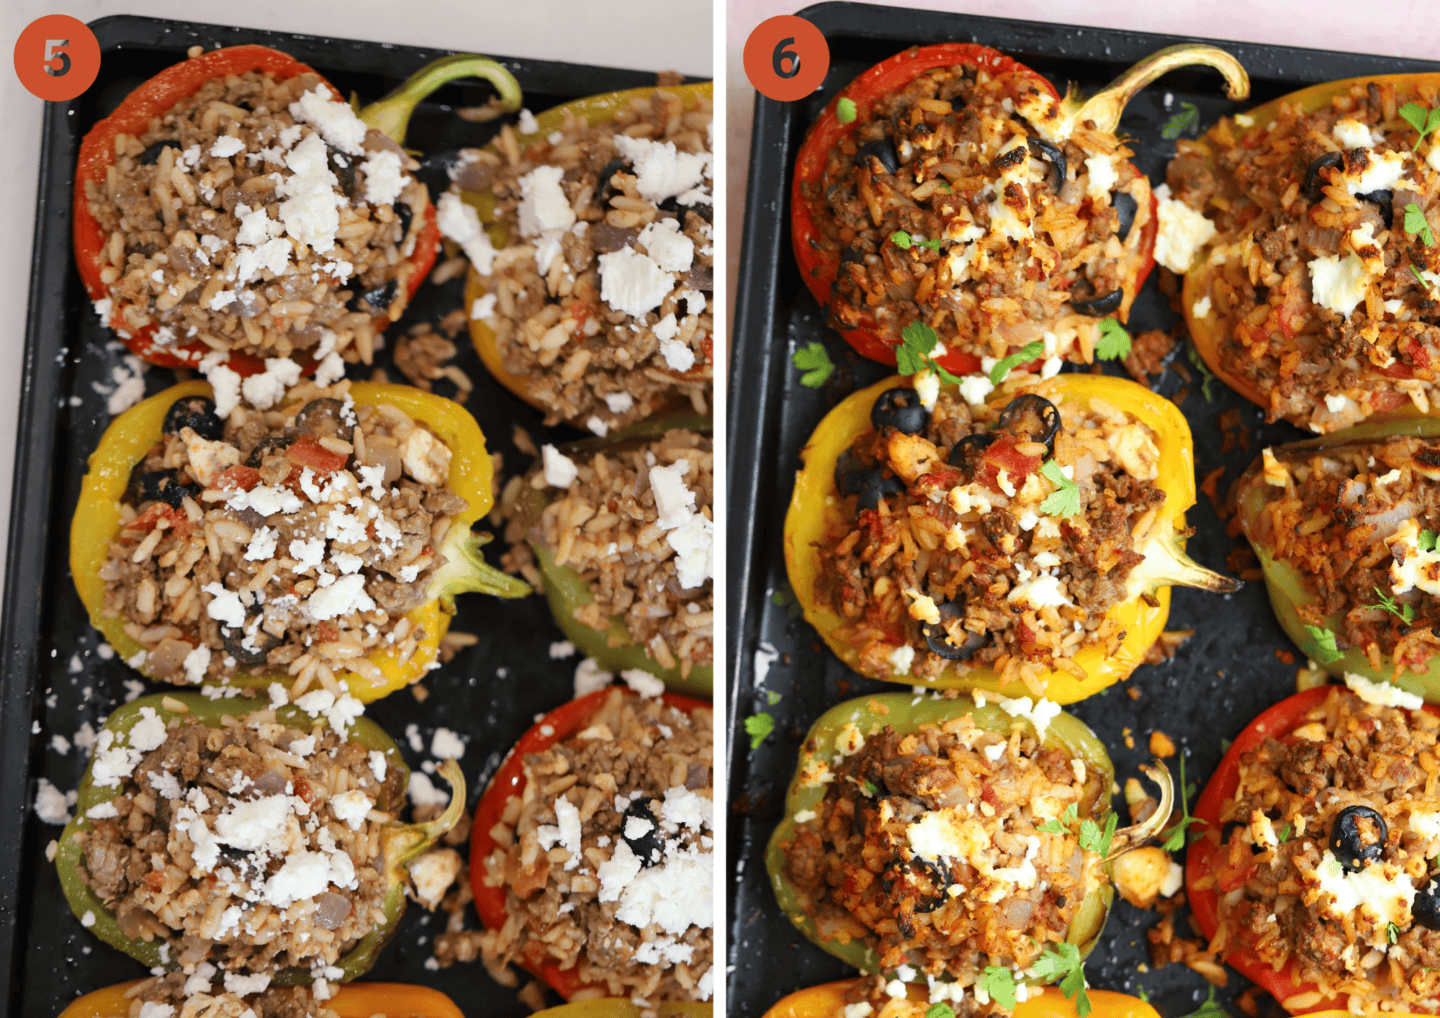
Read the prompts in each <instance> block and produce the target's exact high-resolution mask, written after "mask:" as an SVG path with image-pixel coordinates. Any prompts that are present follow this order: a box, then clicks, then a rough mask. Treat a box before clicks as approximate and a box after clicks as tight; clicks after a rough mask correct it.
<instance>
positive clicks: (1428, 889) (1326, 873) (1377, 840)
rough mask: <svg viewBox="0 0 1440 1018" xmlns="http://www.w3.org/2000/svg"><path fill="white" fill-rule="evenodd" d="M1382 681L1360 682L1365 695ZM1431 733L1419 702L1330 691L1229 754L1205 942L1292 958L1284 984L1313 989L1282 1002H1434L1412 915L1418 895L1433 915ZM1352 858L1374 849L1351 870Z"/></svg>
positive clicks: (1362, 1008) (1435, 951)
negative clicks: (1251, 747)
mask: <svg viewBox="0 0 1440 1018" xmlns="http://www.w3.org/2000/svg"><path fill="white" fill-rule="evenodd" d="M1372 690H1373V692H1372ZM1388 691H1389V690H1388V689H1387V688H1386V687H1368V686H1367V688H1365V689H1362V692H1365V693H1369V694H1370V696H1369V697H1368V698H1371V699H1373V698H1375V694H1376V693H1378V692H1388ZM1415 699H1416V702H1417V704H1418V697H1417V698H1415ZM1437 730H1440V719H1437V718H1436V717H1435V716H1434V715H1432V714H1429V713H1427V712H1425V711H1421V710H1413V711H1412V710H1404V709H1400V708H1396V707H1389V706H1382V705H1379V704H1377V703H1367V702H1365V700H1364V699H1362V698H1361V697H1360V696H1357V695H1356V694H1355V693H1351V692H1349V691H1346V690H1343V689H1340V688H1338V687H1332V691H1331V693H1330V695H1329V696H1328V697H1326V699H1325V701H1324V703H1322V704H1321V705H1319V706H1318V707H1316V708H1315V709H1314V710H1313V711H1311V712H1310V713H1309V714H1308V715H1306V716H1305V717H1304V718H1302V719H1301V725H1300V727H1298V728H1297V729H1296V730H1295V731H1293V732H1291V733H1290V734H1289V735H1287V736H1284V737H1283V738H1280V739H1267V740H1266V741H1265V743H1264V745H1263V746H1262V747H1261V748H1260V749H1258V750H1255V751H1254V752H1251V753H1246V754H1245V755H1244V756H1243V757H1242V759H1241V764H1240V784H1239V787H1238V788H1237V790H1236V793H1235V795H1234V796H1233V797H1232V798H1229V799H1226V800H1225V801H1224V802H1223V803H1222V804H1221V807H1220V819H1221V821H1222V823H1225V824H1227V825H1234V826H1233V827H1232V828H1231V832H1230V834H1229V838H1228V846H1229V855H1228V857H1226V856H1225V855H1224V854H1223V852H1222V855H1221V859H1222V860H1225V861H1226V866H1225V870H1224V872H1223V874H1222V877H1221V878H1222V879H1223V880H1224V881H1225V882H1224V883H1223V884H1221V895H1220V906H1219V917H1220V925H1219V928H1218V929H1217V931H1216V934H1215V937H1214V938H1213V939H1212V940H1211V943H1210V947H1211V950H1212V951H1216V952H1223V951H1225V950H1227V949H1234V947H1236V946H1239V945H1241V944H1248V945H1251V946H1252V947H1253V949H1254V950H1255V952H1256V953H1257V954H1258V955H1259V956H1260V958H1261V960H1263V961H1264V962H1266V963H1267V964H1270V965H1273V966H1274V967H1275V968H1276V969H1279V968H1281V967H1282V966H1284V965H1285V964H1287V963H1288V962H1289V961H1291V960H1293V961H1294V962H1295V964H1296V965H1297V969H1296V972H1295V977H1296V978H1295V981H1296V982H1299V983H1315V984H1317V985H1318V986H1319V988H1320V992H1307V993H1304V994H1299V995H1297V996H1296V997H1293V998H1291V999H1290V1000H1288V1001H1281V1003H1282V1004H1284V1005H1285V1006H1286V1007H1287V1009H1290V1010H1292V1011H1293V1010H1294V1009H1295V1008H1296V1007H1313V1006H1314V1005H1315V1004H1317V1003H1319V1001H1320V999H1321V997H1322V995H1323V996H1324V997H1339V998H1341V1000H1342V1004H1341V1006H1345V1004H1344V1003H1343V1002H1344V1000H1345V998H1347V997H1348V998H1349V1000H1348V1005H1349V1010H1350V1011H1351V1012H1352V1013H1354V1014H1361V1013H1365V1014H1374V1013H1376V1012H1377V1011H1380V1010H1381V1009H1383V1010H1385V1011H1413V1010H1418V1009H1423V1008H1433V1007H1435V1006H1437V998H1440V932H1437V931H1436V930H1434V929H1431V928H1428V927H1427V926H1426V925H1423V924H1422V923H1421V922H1420V921H1419V919H1418V918H1417V917H1418V916H1420V915H1421V914H1422V911H1425V903H1426V902H1427V901H1428V902H1429V905H1428V911H1425V914H1427V915H1428V916H1431V917H1433V916H1435V914H1436V909H1435V905H1434V897H1433V896H1434V895H1435V893H1436V888H1435V885H1434V882H1433V879H1432V878H1431V876H1430V869H1431V865H1430V862H1429V860H1430V859H1431V858H1433V857H1434V856H1436V855H1437V854H1440V791H1437V769H1436V765H1435V752H1436V733H1437ZM1356 807H1362V809H1359V810H1357V809H1356ZM1372 811H1373V812H1372ZM1376 814H1378V816H1379V817H1380V818H1381V820H1382V822H1383V827H1384V830H1383V831H1382V830H1381V825H1379V824H1376V823H1375V822H1374V821H1373V819H1371V818H1372V817H1373V816H1374V815H1376ZM1337 824H1341V825H1342V835H1343V836H1342V837H1341V839H1340V846H1339V847H1334V846H1333V845H1332V837H1333V835H1334V832H1335V828H1336V825H1337ZM1357 850H1358V851H1357ZM1357 856H1364V857H1368V856H1373V859H1363V860H1362V862H1361V864H1360V865H1359V867H1358V870H1355V869H1351V868H1350V866H1351V863H1350V860H1352V858H1356V857H1357ZM1212 879H1213V878H1212ZM1408 1005H1419V1007H1418V1008H1417V1007H1412V1006H1408Z"/></svg>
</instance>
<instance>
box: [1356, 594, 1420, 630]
mask: <svg viewBox="0 0 1440 1018" xmlns="http://www.w3.org/2000/svg"><path fill="white" fill-rule="evenodd" d="M1375 595H1376V596H1377V597H1378V598H1380V603H1379V604H1367V605H1366V606H1365V607H1366V608H1384V609H1385V610H1386V611H1387V612H1389V613H1390V614H1391V615H1394V616H1395V617H1396V618H1397V619H1399V620H1400V621H1401V622H1403V623H1405V624H1406V625H1407V626H1408V625H1409V624H1410V623H1412V622H1414V621H1415V606H1414V605H1413V604H1396V603H1395V601H1394V599H1393V598H1390V597H1386V596H1385V592H1384V591H1383V590H1381V589H1380V588H1379V587H1376V588H1375Z"/></svg>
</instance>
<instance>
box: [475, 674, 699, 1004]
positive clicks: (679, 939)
mask: <svg viewBox="0 0 1440 1018" xmlns="http://www.w3.org/2000/svg"><path fill="white" fill-rule="evenodd" d="M713 767H714V748H713V742H712V735H711V718H710V712H709V711H708V710H703V709H702V710H697V711H695V712H694V714H693V715H687V714H686V713H685V712H683V711H680V710H677V709H675V708H673V707H669V706H666V705H665V704H664V703H663V702H662V701H660V700H658V699H655V700H649V699H641V698H637V697H633V696H625V695H623V694H622V692H621V691H620V690H619V689H616V690H614V691H612V693H611V695H610V697H609V699H608V700H607V701H606V702H605V705H604V707H603V708H602V709H601V710H600V712H599V713H598V714H597V715H596V716H595V718H594V719H593V720H592V721H591V722H590V724H589V726H588V727H587V728H586V729H585V730H584V731H582V732H580V733H579V734H578V735H576V736H574V737H572V738H570V739H567V740H565V741H564V742H562V743H559V744H558V745H556V746H554V747H552V748H551V749H548V750H546V751H545V752H543V753H537V754H533V755H531V756H529V757H527V758H526V761H525V781H526V784H525V790H524V793H523V795H522V796H519V797H513V798H511V799H510V800H509V802H507V804H506V807H505V813H504V815H503V818H502V822H501V824H500V825H499V826H498V827H497V829H496V831H494V832H493V835H494V837H495V838H496V840H497V841H499V842H500V843H501V844H502V845H506V846H507V847H506V848H503V849H498V848H497V849H496V850H495V852H494V853H492V854H491V855H490V857H489V858H487V859H486V860H485V872H486V877H485V880H486V884H487V885H488V886H491V887H500V886H507V887H509V889H510V890H509V895H508V898H507V902H506V913H507V918H506V921H505V924H504V926H502V927H501V928H500V929H499V930H493V931H488V932H487V933H486V934H484V939H483V940H482V944H481V950H482V954H483V957H484V960H485V964H486V966H487V967H488V968H491V969H494V968H497V967H500V966H504V965H506V964H509V963H510V962H512V961H518V960H524V961H526V962H528V963H529V964H532V965H538V964H544V963H555V964H557V965H558V966H559V967H560V968H561V969H563V970H573V971H574V973H575V974H576V975H578V976H579V977H580V979H582V980H584V981H585V982H587V983H592V984H596V985H598V986H603V987H605V988H606V992H607V995H608V996H612V997H628V998H630V999H631V1000H634V1001H635V1002H636V1003H638V1004H641V1005H642V1006H643V1007H646V1008H654V1007H655V1006H657V1005H658V1004H659V1003H660V1002H662V1001H672V1000H709V999H710V997H711V990H712V986H713V979H714V977H713V974H712V971H711V965H712V961H713V957H712V951H713V945H712V929H711V928H712V924H713V916H712V912H711V908H712V905H711V888H712V886H713V867H714V861H713V856H712V850H713V843H712V834H711V831H712V827H711V813H712V810H713V805H712V796H713V794H714V791H713V781H714V778H713Z"/></svg>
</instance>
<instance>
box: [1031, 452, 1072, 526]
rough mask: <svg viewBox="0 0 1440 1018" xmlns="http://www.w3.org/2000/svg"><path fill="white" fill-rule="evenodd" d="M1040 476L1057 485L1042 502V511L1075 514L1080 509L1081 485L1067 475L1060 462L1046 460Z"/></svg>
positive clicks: (1051, 513) (1067, 514)
mask: <svg viewBox="0 0 1440 1018" xmlns="http://www.w3.org/2000/svg"><path fill="white" fill-rule="evenodd" d="M1040 476H1041V477H1043V478H1045V480H1047V481H1049V482H1050V483H1051V484H1053V485H1055V490H1054V491H1052V492H1051V493H1050V494H1049V495H1047V496H1045V501H1043V502H1041V503H1040V511H1041V512H1042V513H1044V514H1045V515H1046V516H1074V515H1075V514H1076V513H1078V512H1079V511H1080V486H1079V485H1078V484H1076V483H1075V482H1074V481H1072V480H1070V478H1068V477H1066V476H1065V474H1064V473H1063V472H1062V471H1061V469H1060V464H1058V463H1056V462H1055V461H1054V460H1046V461H1045V462H1044V464H1042V465H1041V467H1040Z"/></svg>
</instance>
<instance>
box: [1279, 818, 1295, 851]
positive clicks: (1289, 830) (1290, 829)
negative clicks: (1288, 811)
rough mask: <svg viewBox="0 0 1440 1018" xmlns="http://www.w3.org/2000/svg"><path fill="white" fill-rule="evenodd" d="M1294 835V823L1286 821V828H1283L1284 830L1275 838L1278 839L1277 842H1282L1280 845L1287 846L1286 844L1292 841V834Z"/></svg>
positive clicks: (1281, 829)
mask: <svg viewBox="0 0 1440 1018" xmlns="http://www.w3.org/2000/svg"><path fill="white" fill-rule="evenodd" d="M1294 833H1295V825H1294V824H1292V823H1290V822H1289V821H1286V823H1285V826H1284V827H1282V828H1280V832H1279V833H1278V834H1277V835H1275V837H1276V840H1278V841H1279V842H1280V844H1282V845H1283V844H1285V842H1287V841H1289V840H1290V835H1292V834H1294Z"/></svg>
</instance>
